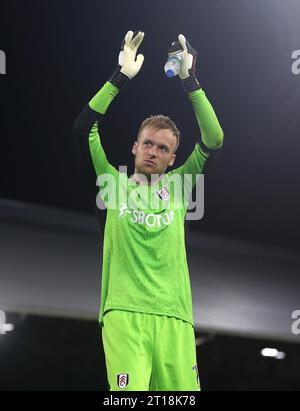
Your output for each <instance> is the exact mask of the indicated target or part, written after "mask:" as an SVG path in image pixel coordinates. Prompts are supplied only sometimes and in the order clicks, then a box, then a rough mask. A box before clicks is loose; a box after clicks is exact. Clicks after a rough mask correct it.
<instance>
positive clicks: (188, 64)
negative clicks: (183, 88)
mask: <svg viewBox="0 0 300 411" xmlns="http://www.w3.org/2000/svg"><path fill="white" fill-rule="evenodd" d="M178 40H179V43H180V44H181V47H182V48H183V51H182V54H181V57H182V62H181V66H180V72H179V73H178V75H179V77H180V79H181V80H184V79H185V78H188V77H189V76H190V73H189V70H190V69H191V68H192V65H193V58H194V57H193V55H192V54H191V53H189V52H188V49H187V45H186V38H185V37H184V35H183V34H179V36H178Z"/></svg>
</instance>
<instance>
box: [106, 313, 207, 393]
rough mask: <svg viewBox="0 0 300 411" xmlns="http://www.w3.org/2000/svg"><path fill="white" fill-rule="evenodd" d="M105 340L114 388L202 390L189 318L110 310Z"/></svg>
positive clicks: (108, 369)
mask: <svg viewBox="0 0 300 411" xmlns="http://www.w3.org/2000/svg"><path fill="white" fill-rule="evenodd" d="M102 341H103V348H104V353H105V361H106V369H107V376H108V382H109V386H110V391H200V382H199V375H198V367H197V358H196V346H195V333H194V328H193V326H192V325H191V324H189V323H188V322H186V321H183V320H179V319H177V318H174V317H167V316H165V315H153V314H144V313H139V312H131V311H121V310H110V311H108V312H106V313H105V314H104V317H103V327H102Z"/></svg>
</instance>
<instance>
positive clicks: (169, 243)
mask: <svg viewBox="0 0 300 411" xmlns="http://www.w3.org/2000/svg"><path fill="white" fill-rule="evenodd" d="M143 38H144V33H143V32H140V31H139V32H134V33H133V32H132V31H128V33H127V34H126V36H125V39H124V41H123V44H122V46H121V51H120V54H119V62H118V66H117V69H116V70H115V72H114V73H113V75H112V76H111V78H110V79H109V80H108V81H107V82H106V83H105V84H104V86H103V87H102V88H101V89H100V91H99V92H98V93H97V94H96V95H95V96H94V97H93V98H92V100H91V101H90V102H89V104H88V105H86V106H85V107H84V109H83V111H82V112H81V113H80V115H79V117H78V118H77V120H76V122H75V124H74V131H75V135H76V138H77V141H78V142H79V143H80V144H81V147H82V150H87V151H86V152H87V153H88V155H89V159H90V160H92V165H93V168H94V172H95V174H96V176H97V177H98V182H99V184H98V185H99V186H100V187H99V194H98V195H100V197H101V199H102V201H104V203H105V205H106V208H107V215H106V224H105V232H104V243H103V265H102V282H101V303H100V313H99V323H100V325H101V326H102V328H101V330H102V341H103V347H104V353H105V360H106V368H107V376H108V382H109V386H110V390H111V391H119V390H127V391H148V390H153V391H198V390H200V381H199V376H198V368H197V358H196V347H195V333H194V321H193V312H192V294H191V286H190V278H189V272H188V265H187V260H186V250H185V239H184V222H185V215H186V212H187V208H188V201H186V199H187V198H188V196H189V194H190V193H191V190H192V188H193V187H194V186H195V184H196V181H197V175H199V174H200V173H201V171H202V169H203V166H204V164H205V162H206V160H207V159H208V157H209V156H210V155H211V153H212V152H214V151H215V150H217V149H218V148H220V147H221V146H222V144H223V131H222V129H221V127H220V125H219V122H218V119H217V117H216V115H215V112H214V110H213V108H212V106H211V104H210V102H209V101H208V99H207V97H206V95H205V92H204V91H203V89H202V88H201V86H200V85H199V83H198V80H197V78H196V74H195V63H196V58H197V52H196V51H195V50H194V49H193V48H192V47H191V46H190V44H189V43H188V42H187V40H186V39H185V37H184V36H183V35H182V34H181V35H179V36H178V40H179V43H180V45H181V47H182V64H181V68H180V73H179V77H180V80H181V83H182V85H183V88H184V91H185V94H186V96H187V98H189V100H190V101H191V103H192V106H193V109H194V112H195V115H196V119H197V123H198V125H199V128H200V131H201V138H200V133H199V139H198V142H197V143H196V144H195V147H194V150H193V151H192V153H191V154H190V156H189V157H188V158H187V160H186V161H185V163H184V164H183V165H182V166H180V167H178V168H176V169H174V170H172V171H170V172H169V173H165V171H166V169H167V167H169V166H172V165H173V164H174V161H175V158H176V154H175V152H176V150H177V148H178V145H179V140H180V135H179V131H178V129H177V127H176V125H175V123H174V122H173V121H172V120H171V119H170V118H169V117H166V116H163V115H157V116H151V117H149V118H147V119H146V120H144V121H143V122H142V124H141V126H140V129H139V132H138V136H137V138H136V141H135V142H134V143H133V146H132V153H133V155H134V156H135V172H134V175H133V176H131V177H130V178H129V177H128V176H127V175H126V174H124V173H120V172H119V171H118V170H117V169H116V168H115V167H114V166H113V165H111V164H110V162H109V161H108V159H107V157H106V155H105V152H104V150H103V147H102V144H101V139H100V134H99V130H101V123H102V121H103V117H104V116H105V113H106V111H107V109H108V107H109V106H110V104H111V103H112V101H113V100H114V99H115V98H116V97H117V96H118V95H119V93H120V92H121V91H122V89H123V88H124V87H125V86H126V85H128V84H129V83H130V82H131V81H132V79H133V78H134V77H135V76H136V75H137V74H138V72H139V71H140V69H141V67H142V65H143V61H144V56H143V55H142V54H139V55H137V56H136V53H137V50H138V48H139V46H140V44H141V43H142V41H143ZM175 174H176V175H177V176H178V175H179V176H180V177H181V178H182V180H183V178H184V176H185V175H187V174H189V175H192V177H193V178H192V180H191V182H190V184H187V186H184V190H183V191H184V193H185V196H184V200H183V201H181V202H180V204H181V207H178V201H177V200H178V198H175V197H176V195H175V192H174V189H172V188H170V184H168V183H169V181H170V178H171V177H172V176H174V175H175ZM108 177H111V179H112V180H113V181H114V182H115V183H114V184H108V182H109V181H108V180H107V181H105V178H108ZM172 187H173V186H172ZM129 198H130V202H128V201H127V200H128V199H129ZM149 200H151V205H149ZM153 204H154V205H155V207H154V206H153Z"/></svg>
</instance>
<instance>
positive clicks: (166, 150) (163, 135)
mask: <svg viewBox="0 0 300 411" xmlns="http://www.w3.org/2000/svg"><path fill="white" fill-rule="evenodd" d="M176 144H177V140H176V136H175V135H174V134H173V133H172V131H171V130H169V129H159V130H158V129H155V128H153V127H144V128H143V129H142V131H141V133H140V136H139V138H138V141H135V143H134V145H133V148H132V153H133V154H134V155H135V172H136V173H139V174H144V175H145V176H147V177H149V176H150V175H151V174H162V173H164V172H165V170H166V168H167V167H169V166H172V165H173V163H174V161H175V157H176V155H175V154H174V150H175V148H176Z"/></svg>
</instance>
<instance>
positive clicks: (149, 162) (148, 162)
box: [145, 160, 156, 167]
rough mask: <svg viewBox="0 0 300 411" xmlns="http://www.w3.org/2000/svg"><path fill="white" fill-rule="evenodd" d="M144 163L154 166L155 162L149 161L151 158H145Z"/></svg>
mask: <svg viewBox="0 0 300 411" xmlns="http://www.w3.org/2000/svg"><path fill="white" fill-rule="evenodd" d="M145 163H146V164H147V165H149V166H152V167H155V166H156V163H155V162H154V161H151V160H145Z"/></svg>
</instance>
